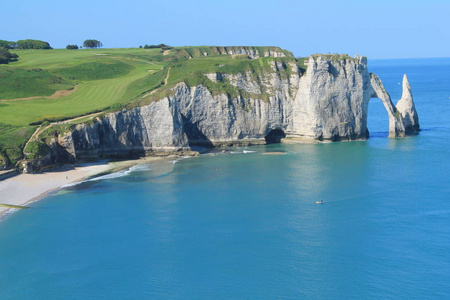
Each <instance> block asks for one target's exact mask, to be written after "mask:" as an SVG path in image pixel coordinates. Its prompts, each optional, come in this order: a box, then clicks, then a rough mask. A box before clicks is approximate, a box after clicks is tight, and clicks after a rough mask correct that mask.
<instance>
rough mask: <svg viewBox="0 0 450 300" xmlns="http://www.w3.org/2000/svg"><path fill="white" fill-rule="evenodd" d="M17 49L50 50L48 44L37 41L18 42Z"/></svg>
mask: <svg viewBox="0 0 450 300" xmlns="http://www.w3.org/2000/svg"><path fill="white" fill-rule="evenodd" d="M16 48H17V49H52V47H50V44H49V43H47V42H44V41H39V40H30V39H28V40H20V41H17V47H16Z"/></svg>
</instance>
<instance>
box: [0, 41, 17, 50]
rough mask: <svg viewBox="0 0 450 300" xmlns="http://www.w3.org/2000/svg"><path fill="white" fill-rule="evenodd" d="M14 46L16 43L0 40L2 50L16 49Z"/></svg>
mask: <svg viewBox="0 0 450 300" xmlns="http://www.w3.org/2000/svg"><path fill="white" fill-rule="evenodd" d="M16 46H17V44H16V42H10V41H5V40H0V47H2V48H6V49H13V48H16Z"/></svg>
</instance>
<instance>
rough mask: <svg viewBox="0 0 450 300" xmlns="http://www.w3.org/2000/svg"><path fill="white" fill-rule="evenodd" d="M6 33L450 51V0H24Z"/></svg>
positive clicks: (382, 51) (8, 6)
mask: <svg viewBox="0 0 450 300" xmlns="http://www.w3.org/2000/svg"><path fill="white" fill-rule="evenodd" d="M1 10H2V11H1V18H0V39H4V40H11V41H16V40H20V39H27V38H31V39H39V40H44V41H47V42H49V43H50V45H51V46H52V47H53V48H64V47H65V46H66V45H67V44H78V45H82V43H83V41H84V40H85V39H97V40H99V41H101V42H102V43H103V46H104V47H105V48H115V47H138V46H139V45H145V44H159V43H165V44H169V45H171V46H187V45H219V46H230V45H251V46H280V47H282V48H284V49H287V50H290V51H292V52H294V55H295V56H308V55H310V54H315V53H346V54H349V55H351V56H353V55H354V54H360V55H365V56H368V57H369V58H372V59H375V58H413V57H449V56H450V0H420V1H419V0H309V1H304V0H278V1H277V0H271V1H268V0H267V1H266V0H260V1H256V0H240V1H236V0H223V1H215V0H208V1H207V0H190V1H179V0H158V1H154V0H128V1H115V0H108V1H106V0H90V1H87V0H76V1H66V0H42V1H39V0H18V1H17V2H16V1H3V3H2V5H1Z"/></svg>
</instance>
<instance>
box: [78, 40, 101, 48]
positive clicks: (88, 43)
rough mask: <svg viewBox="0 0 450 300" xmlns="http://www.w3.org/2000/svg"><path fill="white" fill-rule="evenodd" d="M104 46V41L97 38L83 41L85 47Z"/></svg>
mask: <svg viewBox="0 0 450 300" xmlns="http://www.w3.org/2000/svg"><path fill="white" fill-rule="evenodd" d="M102 46H103V44H102V42H100V41H97V40H85V41H84V42H83V47H84V48H99V47H102Z"/></svg>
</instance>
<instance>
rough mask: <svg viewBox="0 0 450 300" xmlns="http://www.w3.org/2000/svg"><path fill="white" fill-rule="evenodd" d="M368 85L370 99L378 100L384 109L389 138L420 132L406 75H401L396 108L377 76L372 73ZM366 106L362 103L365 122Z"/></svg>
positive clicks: (366, 104)
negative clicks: (369, 87)
mask: <svg viewBox="0 0 450 300" xmlns="http://www.w3.org/2000/svg"><path fill="white" fill-rule="evenodd" d="M370 84H371V87H372V91H371V92H372V93H371V96H370V98H379V99H380V100H381V101H382V102H383V105H384V108H385V109H386V112H387V114H388V118H389V137H404V136H405V135H407V134H411V133H415V132H418V131H419V130H420V127H419V117H418V115H417V112H416V108H415V106H414V101H413V97H412V94H411V87H410V85H409V82H408V77H407V76H406V74H405V75H403V84H402V87H403V93H402V97H401V99H400V100H399V101H398V102H397V105H396V106H394V104H393V103H392V100H391V96H390V95H389V94H388V92H387V91H386V89H385V88H384V86H383V83H382V82H381V80H380V78H378V76H377V75H375V74H373V73H371V74H370ZM368 105H369V103H368V101H367V103H364V107H365V111H366V121H367V110H368Z"/></svg>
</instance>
